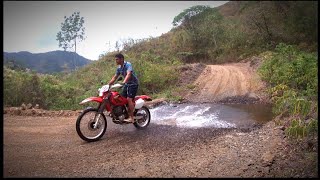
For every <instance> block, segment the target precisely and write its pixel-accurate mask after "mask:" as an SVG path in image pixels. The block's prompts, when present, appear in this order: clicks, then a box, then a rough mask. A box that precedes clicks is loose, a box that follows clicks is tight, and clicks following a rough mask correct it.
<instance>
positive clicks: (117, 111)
mask: <svg viewBox="0 0 320 180" xmlns="http://www.w3.org/2000/svg"><path fill="white" fill-rule="evenodd" d="M112 112H113V115H114V116H115V119H118V120H121V121H122V120H123V119H124V118H125V112H126V109H125V108H124V106H114V107H113V110H112Z"/></svg>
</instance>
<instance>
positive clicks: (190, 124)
mask: <svg viewBox="0 0 320 180" xmlns="http://www.w3.org/2000/svg"><path fill="white" fill-rule="evenodd" d="M271 108H272V107H271V106H270V105H265V104H229V105H228V104H211V103H204V104H190V103H187V104H166V105H161V106H158V107H156V108H153V109H150V113H151V122H152V123H156V124H161V125H171V126H178V127H185V128H201V127H214V128H248V127H252V126H253V125H256V124H264V123H266V122H268V121H270V120H272V109H271Z"/></svg>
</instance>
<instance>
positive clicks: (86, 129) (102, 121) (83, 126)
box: [76, 108, 107, 142]
mask: <svg viewBox="0 0 320 180" xmlns="http://www.w3.org/2000/svg"><path fill="white" fill-rule="evenodd" d="M96 115H98V109H97V108H88V109H86V110H84V111H82V113H81V114H80V115H79V117H78V118H77V122H76V131H77V133H78V135H79V136H80V138H81V139H83V140H85V141H87V142H94V141H97V140H99V139H100V138H101V137H102V136H103V135H104V134H105V132H106V130H107V120H106V117H105V115H104V114H103V113H102V114H101V116H100V118H99V119H98V126H97V128H94V123H95V116H96Z"/></svg>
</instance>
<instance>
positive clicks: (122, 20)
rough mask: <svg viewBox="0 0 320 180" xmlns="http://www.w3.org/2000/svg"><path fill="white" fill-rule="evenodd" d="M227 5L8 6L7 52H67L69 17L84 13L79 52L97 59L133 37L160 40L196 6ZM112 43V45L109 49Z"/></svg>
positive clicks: (68, 3)
mask: <svg viewBox="0 0 320 180" xmlns="http://www.w3.org/2000/svg"><path fill="white" fill-rule="evenodd" d="M226 2H227V1H12V2H10V1H4V2H3V5H4V6H3V30H4V31H3V38H4V42H3V47H4V51H5V52H19V51H29V52H31V53H43V52H48V51H55V50H63V49H62V48H59V46H58V41H57V40H56V35H57V33H58V32H59V31H60V28H61V23H62V22H63V21H64V16H67V17H69V16H71V15H72V13H73V12H76V11H79V12H80V16H81V17H83V18H84V21H85V22H84V27H85V28H86V29H85V35H86V37H87V38H86V39H85V40H84V41H82V42H80V43H78V44H77V53H78V54H80V55H81V56H83V57H85V58H88V59H91V60H97V59H98V57H99V55H100V54H104V53H106V52H108V50H109V49H110V48H114V46H115V42H116V41H117V40H118V41H120V40H125V39H128V38H132V39H141V38H148V37H157V36H160V35H161V34H162V33H167V32H168V31H170V30H171V28H172V27H173V25H172V21H173V19H174V17H175V16H177V15H178V14H179V13H180V12H182V11H183V10H185V9H187V8H189V7H192V6H195V5H209V6H210V7H217V6H220V5H222V4H224V3H226ZM109 43H110V45H109Z"/></svg>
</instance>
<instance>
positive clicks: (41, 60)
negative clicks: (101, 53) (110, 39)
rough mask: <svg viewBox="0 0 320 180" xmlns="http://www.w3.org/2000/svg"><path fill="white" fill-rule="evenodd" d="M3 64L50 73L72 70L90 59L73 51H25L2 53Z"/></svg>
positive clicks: (85, 63)
mask: <svg viewBox="0 0 320 180" xmlns="http://www.w3.org/2000/svg"><path fill="white" fill-rule="evenodd" d="M3 60H4V61H3V64H4V65H9V64H10V65H11V66H12V64H13V65H14V66H19V67H23V68H28V69H31V70H34V71H36V72H39V73H44V74H51V73H55V72H62V71H70V70H74V69H75V67H77V68H79V67H82V66H85V65H87V64H89V63H91V62H92V61H91V60H89V59H86V58H84V57H82V56H80V55H78V54H76V53H74V52H68V51H50V52H46V53H30V52H27V51H21V52H14V53H8V52H4V53H3Z"/></svg>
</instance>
